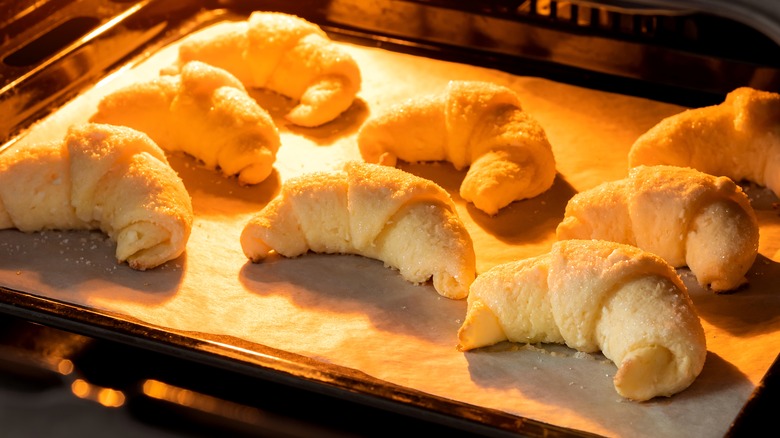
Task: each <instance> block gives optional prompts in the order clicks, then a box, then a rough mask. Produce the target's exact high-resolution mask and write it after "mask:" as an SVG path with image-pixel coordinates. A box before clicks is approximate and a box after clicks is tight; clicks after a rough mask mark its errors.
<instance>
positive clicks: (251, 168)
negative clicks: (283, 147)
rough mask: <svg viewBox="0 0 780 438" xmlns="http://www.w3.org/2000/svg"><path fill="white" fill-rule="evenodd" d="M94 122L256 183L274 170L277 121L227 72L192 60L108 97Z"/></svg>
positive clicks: (104, 99)
mask: <svg viewBox="0 0 780 438" xmlns="http://www.w3.org/2000/svg"><path fill="white" fill-rule="evenodd" d="M90 121H92V122H95V123H109V124H114V125H123V126H129V127H131V128H134V129H136V130H139V131H142V132H144V133H146V134H148V135H149V136H150V137H151V138H152V140H154V141H155V143H157V144H158V145H159V146H160V147H162V148H164V149H165V150H167V151H172V152H173V151H183V152H185V153H187V154H189V155H191V156H193V157H195V158H197V159H199V160H200V161H202V162H203V164H204V165H205V166H206V167H207V168H210V169H217V168H218V169H220V170H221V171H222V173H224V174H225V175H227V176H233V175H237V177H238V181H239V182H241V183H242V184H257V183H260V182H262V181H264V180H265V179H266V178H268V176H269V175H270V174H271V172H272V171H273V165H274V162H275V160H276V152H277V151H278V149H279V146H280V142H281V141H280V137H279V132H278V130H277V128H276V125H275V124H274V122H273V119H272V118H271V116H270V115H269V114H268V112H267V111H266V110H264V109H263V108H261V107H260V106H259V105H258V104H257V102H255V100H254V99H252V98H251V97H250V96H249V95H248V94H247V92H246V90H245V89H244V86H243V85H242V84H241V82H239V81H238V80H237V79H236V78H235V77H234V76H232V75H231V74H230V73H228V72H227V71H225V70H223V69H220V68H217V67H213V66H210V65H208V64H204V63H202V62H197V61H193V62H190V63H187V64H185V65H184V66H183V67H182V68H181V70H180V71H179V72H178V73H177V74H173V75H166V74H164V75H161V76H160V77H158V78H155V79H152V80H150V81H146V82H138V83H134V84H131V85H129V86H126V87H123V88H120V89H118V90H116V91H114V92H112V93H109V94H107V95H106V96H104V97H103V98H102V99H101V100H100V102H99V103H98V108H97V112H96V113H95V114H93V115H92V117H91V118H90Z"/></svg>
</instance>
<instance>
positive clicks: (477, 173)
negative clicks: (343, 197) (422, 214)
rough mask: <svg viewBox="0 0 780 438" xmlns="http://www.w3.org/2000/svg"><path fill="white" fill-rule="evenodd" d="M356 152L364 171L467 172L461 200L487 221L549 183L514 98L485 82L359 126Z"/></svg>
mask: <svg viewBox="0 0 780 438" xmlns="http://www.w3.org/2000/svg"><path fill="white" fill-rule="evenodd" d="M358 146H359V148H360V153H361V155H362V156H363V159H364V160H365V161H367V162H370V163H379V164H384V165H387V166H394V165H395V164H396V162H397V160H398V159H401V160H404V161H408V162H418V161H449V162H450V163H452V165H453V166H454V167H455V168H456V169H458V170H461V169H464V168H466V167H469V170H468V172H467V173H466V176H465V178H464V179H463V182H462V183H461V186H460V196H461V197H462V198H463V199H465V200H467V201H469V202H472V203H473V204H474V206H475V207H477V208H478V209H480V210H482V211H484V212H485V213H487V214H489V215H495V214H496V213H498V211H499V210H500V209H501V208H503V207H506V206H507V205H509V204H510V203H512V202H513V201H516V200H521V199H526V198H532V197H535V196H537V195H539V194H541V193H543V192H545V191H546V190H547V189H549V188H550V187H551V186H552V184H553V181H554V180H555V175H556V169H555V157H554V156H553V151H552V147H551V146H550V143H549V141H548V140H547V135H546V133H545V132H544V129H543V128H542V127H541V125H540V124H539V123H538V122H536V121H535V120H534V119H533V118H532V117H531V116H530V115H529V114H528V113H527V112H525V111H523V109H522V108H521V105H520V100H519V97H518V96H517V94H516V93H515V92H514V91H512V90H511V89H509V88H506V87H503V86H500V85H497V84H493V83H489V82H480V81H450V82H449V83H448V85H447V88H446V89H445V90H444V91H443V92H441V93H438V94H432V95H427V96H419V97H415V98H411V99H408V100H407V101H405V102H401V103H398V104H396V105H394V106H392V107H390V108H389V109H388V110H386V111H384V112H382V113H380V114H377V115H375V116H373V117H371V118H370V119H369V120H367V121H366V123H365V124H364V125H363V126H362V127H361V129H360V132H359V134H358Z"/></svg>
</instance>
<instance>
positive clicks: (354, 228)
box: [241, 162, 476, 299]
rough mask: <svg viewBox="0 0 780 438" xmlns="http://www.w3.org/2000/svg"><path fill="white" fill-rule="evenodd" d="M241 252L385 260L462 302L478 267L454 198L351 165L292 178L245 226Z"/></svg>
mask: <svg viewBox="0 0 780 438" xmlns="http://www.w3.org/2000/svg"><path fill="white" fill-rule="evenodd" d="M241 246H242V248H243V250H244V253H245V254H246V256H247V257H248V258H249V259H251V260H252V261H254V262H258V261H260V260H262V259H264V258H265V257H266V256H267V255H268V254H269V253H270V252H271V251H272V250H273V251H275V252H277V253H278V254H281V255H282V256H285V257H296V256H299V255H302V254H305V253H306V252H308V251H313V252H318V253H331V254H333V253H342V254H358V255H362V256H365V257H369V258H373V259H378V260H381V261H383V262H384V263H385V265H386V266H390V267H393V268H396V269H398V270H399V271H400V273H401V275H402V276H403V277H404V278H405V279H406V280H408V281H410V282H413V283H422V282H425V281H427V280H429V279H431V278H432V280H433V286H434V288H435V289H436V291H437V292H438V293H439V294H440V295H442V296H445V297H448V298H452V299H461V298H465V297H466V296H467V295H468V288H469V285H470V284H471V282H472V281H473V280H474V277H475V271H476V267H475V264H476V261H475V255H474V248H473V243H472V240H471V236H470V235H469V233H468V231H467V230H466V228H465V226H464V225H463V223H462V222H461V220H460V218H459V217H458V214H457V212H456V210H455V206H454V204H453V203H452V200H451V199H450V197H449V194H448V193H447V192H446V191H444V189H442V188H441V187H439V186H438V185H436V184H435V183H433V182H431V181H429V180H426V179H424V178H420V177H417V176H415V175H412V174H410V173H407V172H404V171H402V170H400V169H396V168H392V167H386V166H380V165H375V164H368V163H361V162H349V163H347V164H346V165H345V166H344V169H343V170H340V171H334V172H325V171H323V172H314V173H308V174H304V175H301V176H299V177H296V178H292V179H290V180H288V181H287V182H286V183H285V184H284V185H283V187H282V190H281V193H280V194H279V196H278V197H276V198H275V199H274V200H272V201H271V202H270V203H269V204H268V205H267V206H266V207H265V208H263V209H262V210H261V211H260V212H259V213H258V214H257V215H256V216H255V217H253V218H252V219H251V220H250V221H249V222H248V223H247V224H246V226H245V228H244V230H243V232H242V234H241Z"/></svg>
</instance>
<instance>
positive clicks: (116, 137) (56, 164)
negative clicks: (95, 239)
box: [0, 124, 193, 270]
mask: <svg viewBox="0 0 780 438" xmlns="http://www.w3.org/2000/svg"><path fill="white" fill-rule="evenodd" d="M192 219H193V213H192V203H191V200H190V196H189V194H188V193H187V191H186V189H185V187H184V184H183V183H182V181H181V179H180V178H179V176H178V175H177V174H176V172H175V171H174V170H173V169H172V168H171V167H170V166H169V164H168V161H167V160H166V158H165V154H164V152H163V151H162V149H160V148H159V147H158V146H157V145H156V144H155V143H154V142H153V141H152V140H151V139H149V137H148V136H147V135H145V134H143V133H141V132H138V131H135V130H133V129H131V128H127V127H120V126H112V125H102V124H85V125H79V126H75V127H71V128H70V129H69V131H68V133H67V134H66V136H65V138H64V139H63V141H59V142H51V143H45V144H40V145H33V146H29V147H19V148H16V149H11V150H7V151H5V152H3V153H0V229H3V228H16V229H19V230H21V231H24V232H34V231H41V230H46V229H60V230H75V229H100V230H102V231H103V232H105V233H106V234H108V236H109V237H110V238H111V239H112V240H114V241H115V242H116V244H117V247H116V258H117V260H118V261H119V262H124V261H127V263H128V264H129V265H130V267H131V268H133V269H138V270H146V269H150V268H154V267H156V266H159V265H161V264H163V263H165V262H167V261H169V260H172V259H175V258H176V257H178V256H179V255H181V254H182V253H183V252H184V249H185V246H186V244H187V240H188V239H189V236H190V231H191V229H192Z"/></svg>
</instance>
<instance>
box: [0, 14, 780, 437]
mask: <svg viewBox="0 0 780 438" xmlns="http://www.w3.org/2000/svg"><path fill="white" fill-rule="evenodd" d="M54 3H55V4H56V3H57V2H54ZM97 3H98V4H99V5H100V6H101V7H95V6H94V4H92V5H90V6H86V4H85V3H84V2H63V4H67V5H68V7H72V8H83V9H80V11H81V12H80V13H82V14H84V13H85V12H84V11H101V12H104V13H105V15H104V16H99V17H98V18H97V20H98V22H100V23H101V25H100V26H99V27H97V29H98V30H97V31H92V32H89V33H88V34H87V35H86V36H85V37H82V38H78V39H76V40H74V41H73V43H72V44H70V45H68V46H66V47H65V48H64V49H61V50H57V51H56V52H55V53H54V54H52V56H50V57H47V58H45V59H44V60H43V61H42V62H38V63H35V64H34V65H24V62H18V63H17V65H15V66H12V67H9V66H7V65H5V66H4V67H3V68H4V69H5V71H3V75H2V77H3V79H4V85H3V86H4V88H3V93H2V96H0V99H1V100H0V102H2V104H3V106H2V108H4V110H3V111H6V112H4V113H2V116H3V117H1V118H0V120H3V123H6V125H3V131H2V132H3V136H4V137H3V138H4V140H7V142H6V145H7V146H10V145H11V144H13V143H14V141H15V138H16V136H17V135H18V134H19V133H20V132H22V131H24V130H25V129H26V128H28V127H29V126H30V125H32V124H33V123H34V122H36V121H37V120H39V119H41V118H43V117H44V116H45V115H47V114H49V113H51V112H53V111H56V110H57V109H58V108H59V107H60V106H61V105H63V104H64V103H66V102H68V101H69V99H72V98H73V97H74V96H76V95H77V94H79V93H80V92H81V91H82V90H83V89H85V88H87V87H89V86H90V85H92V84H94V83H95V82H97V81H98V80H100V79H102V78H103V77H105V76H107V75H108V74H110V73H112V72H114V71H116V70H117V69H119V68H121V67H122V66H123V65H124V64H125V63H127V62H128V61H129V60H133V59H138V58H143V57H145V56H148V54H149V53H154V52H155V50H158V49H159V48H161V47H164V46H165V45H167V44H169V43H171V42H173V41H176V40H177V39H179V38H181V37H182V36H184V35H187V34H188V33H191V32H193V31H194V30H196V29H199V28H201V27H204V26H206V25H208V24H210V23H214V22H217V21H219V20H220V19H222V18H223V17H225V16H227V15H230V14H246V13H248V12H249V11H251V10H254V9H260V10H275V9H284V8H282V7H280V6H279V5H276V4H275V2H253V3H250V4H243V5H241V6H240V7H239V6H236V5H233V4H231V3H229V2H224V3H220V2H215V3H203V2H176V5H175V6H174V5H171V4H170V3H172V2H157V1H145V2H97ZM104 3H105V4H104ZM106 4H107V5H108V6H110V7H102V6H106ZM74 5H75V6H74ZM275 6H277V7H275ZM65 9H66V8H63V9H58V10H65ZM294 9H296V8H294ZM71 12H72V11H71ZM292 12H297V13H300V12H301V11H300V10H296V11H292ZM311 12H313V14H312V16H313V17H316V16H317V14H316V11H311ZM77 15H78V14H77ZM91 15H94V14H92V13H91ZM301 15H304V14H301ZM67 19H68V18H67V16H66V15H63V16H62V17H59V16H56V14H55V15H53V18H52V19H51V20H45V21H44V22H43V24H42V26H44V27H48V28H49V29H51V28H53V27H56V26H58V25H60V24H62V23H63V22H64V21H67ZM324 27H325V29H326V30H327V31H328V32H329V33H330V34H331V36H332V37H333V38H334V39H335V40H337V41H345V42H350V43H355V44H365V45H368V46H372V47H381V48H383V49H386V50H397V51H400V52H405V53H415V54H419V55H422V56H427V57H431V58H437V59H450V60H452V59H455V60H457V61H458V62H462V63H471V64H474V65H489V66H490V67H491V68H495V69H500V70H503V71H507V72H511V73H512V74H527V75H535V74H541V73H542V72H546V73H547V74H545V75H544V76H546V77H552V78H553V79H555V80H560V81H568V82H572V83H577V84H583V83H585V84H590V85H593V86H594V87H601V88H610V87H611V89H615V88H616V87H617V88H620V87H621V86H624V87H626V89H628V88H631V89H632V90H634V91H641V90H639V89H638V88H635V87H633V86H632V87H628V86H627V85H625V83H621V82H620V80H614V78H608V77H601V76H598V75H595V74H593V73H589V74H583V73H582V72H581V71H577V70H570V69H567V68H560V67H558V68H545V67H549V66H545V65H539V64H537V63H535V62H534V61H533V60H526V61H527V62H519V61H518V59H515V58H512V57H506V58H504V57H500V56H497V55H496V54H484V53H480V52H478V51H474V50H470V49H466V50H456V49H455V48H453V47H448V46H441V45H436V44H432V43H430V42H428V43H421V42H419V41H417V42H415V41H408V40H404V39H398V38H389V37H386V36H385V37H379V36H377V35H371V34H369V33H365V32H361V31H359V30H356V29H354V28H339V27H338V26H334V25H333V23H324ZM45 30H46V29H44V28H41V29H38V31H39V32H40V33H41V34H43V33H45ZM21 37H24V38H26V39H29V38H30V35H21V36H19V38H21ZM14 42H18V41H14V40H13V39H11V44H6V45H4V46H3V50H4V51H5V52H4V58H5V57H7V56H9V53H12V54H16V53H17V52H16V51H12V52H8V51H7V50H8V47H10V46H14V47H15V48H18V47H19V45H18V44H13V43H14ZM65 72H67V74H65ZM11 77H14V78H16V79H13V80H9V78H11ZM63 78H67V79H66V80H64V81H63ZM621 84H624V85H621ZM634 85H635V84H634ZM618 91H619V90H618ZM656 91H658V88H656V87H654V86H653V84H648V89H646V90H645V92H646V93H648V94H653V92H656ZM693 94H695V92H694V93H693ZM674 95H675V94H674V93H669V94H668V96H674ZM9 108H10V110H9ZM0 290H2V292H3V293H2V294H0V310H1V311H3V312H5V313H7V314H10V315H14V316H18V317H22V318H24V319H26V320H29V321H33V322H38V323H42V324H46V325H50V326H52V327H57V328H62V329H65V330H69V331H73V332H76V333H81V334H85V335H88V336H93V337H97V338H105V339H110V340H114V341H119V342H122V343H126V344H129V345H133V346H138V347H142V348H146V349H150V350H154V351H158V352H162V353H165V354H168V355H173V356H177V357H182V358H185V359H187V360H191V361H195V362H198V363H204V364H207V365H209V366H213V367H218V368H224V369H230V370H233V371H237V372H240V373H242V374H245V375H246V376H248V377H250V378H258V379H266V380H271V381H275V382H280V383H283V384H285V385H291V386H295V387H299V388H304V389H307V390H311V391H314V392H318V393H323V394H327V395H331V396H334V397H339V398H346V399H350V400H356V401H358V402H359V403H364V404H367V405H371V406H376V407H379V408H382V409H387V410H391V411H395V412H400V413H403V414H406V415H410V416H414V417H418V418H422V419H425V420H426V421H432V422H438V423H442V424H448V425H451V426H453V427H455V428H458V429H462V430H465V431H471V432H474V433H477V434H484V435H491V436H516V435H522V436H590V435H591V434H590V433H587V432H584V431H581V430H574V429H569V428H564V427H559V426H557V425H554V424H550V423H545V422H540V421H536V420H533V419H529V418H523V417H518V416H516V415H511V414H508V413H505V412H502V411H499V410H495V409H490V408H486V407H483V406H478V405H473V404H468V403H462V402H458V401H456V400H452V399H449V398H446V397H438V396H435V395H431V394H429V393H426V392H422V391H418V390H416V389H414V388H410V387H407V386H403V385H396V384H391V383H389V382H387V381H385V380H383V379H378V378H375V377H372V376H370V375H367V374H365V373H363V372H361V371H359V370H356V369H352V368H348V367H343V366H338V365H332V364H329V363H326V362H323V361H320V360H317V359H313V358H311V357H308V356H306V355H301V354H296V353H292V352H289V351H287V350H285V349H278V348H271V347H267V346H264V345H262V344H259V343H253V342H247V341H245V340H242V339H239V338H226V337H224V336H216V335H209V334H205V333H200V332H194V331H181V330H174V329H171V328H170V327H167V326H162V325H152V324H148V323H145V322H143V321H141V320H137V319H134V318H129V317H127V315H124V314H121V313H114V312H106V311H104V310H99V309H96V308H93V307H90V306H83V305H78V304H74V303H72V302H69V301H67V300H58V299H53V298H49V297H46V296H41V295H39V294H35V293H31V292H29V291H25V290H14V289H11V288H8V287H1V289H0ZM777 368H778V364H777V363H774V364H773V365H772V367H771V368H770V369H769V371H768V372H767V374H766V377H765V381H766V382H770V381H772V380H773V379H775V378H774V377H773V376H774V375H776V374H777ZM767 392H768V391H767V388H766V387H765V385H763V384H762V385H759V386H758V388H757V390H756V392H755V394H754V395H753V396H751V397H750V398H749V400H746V404H745V406H744V408H743V412H742V413H741V414H740V416H738V417H737V419H736V420H735V423H734V424H735V428H734V429H732V431H733V432H734V433H737V432H738V431H742V430H744V428H751V427H756V425H757V424H759V423H758V422H757V421H756V420H754V419H753V420H751V421H746V420H742V419H743V418H748V417H750V415H753V418H755V415H756V414H750V412H757V411H758V412H760V411H761V409H765V406H767V402H766V401H765V400H766V399H767V396H766V395H765V394H766V393H767ZM768 403H769V405H772V402H771V399H770V401H769V402H768ZM755 406H758V407H755Z"/></svg>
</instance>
